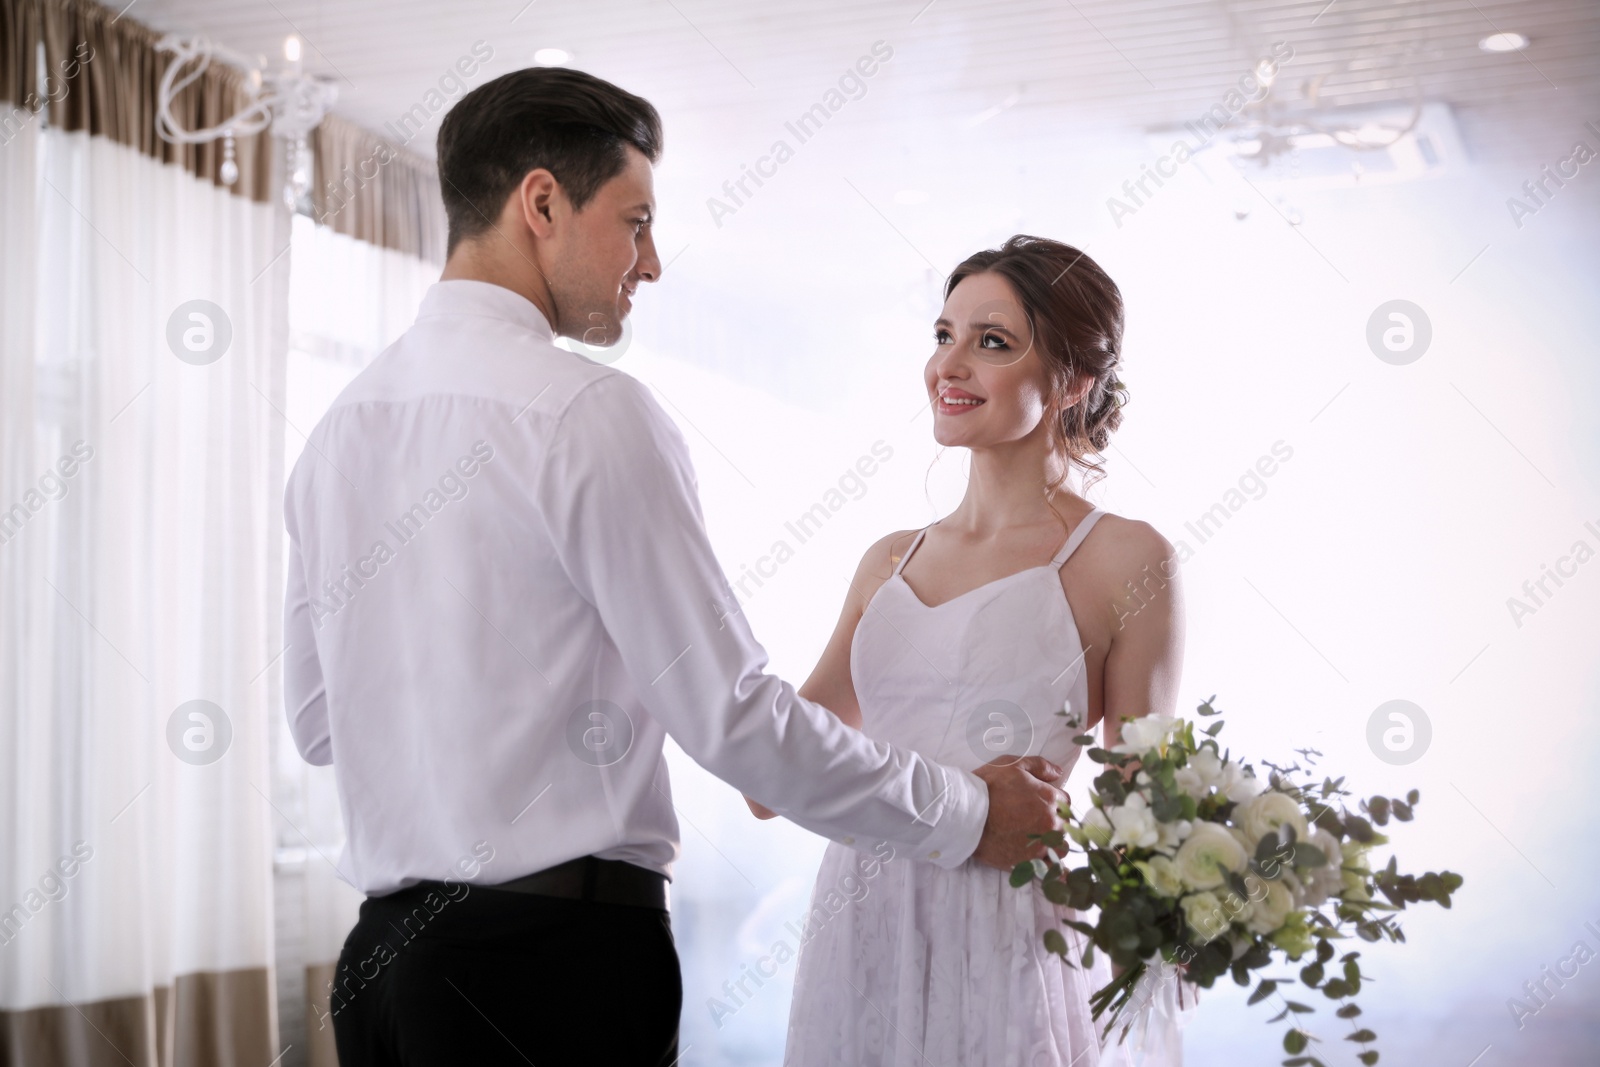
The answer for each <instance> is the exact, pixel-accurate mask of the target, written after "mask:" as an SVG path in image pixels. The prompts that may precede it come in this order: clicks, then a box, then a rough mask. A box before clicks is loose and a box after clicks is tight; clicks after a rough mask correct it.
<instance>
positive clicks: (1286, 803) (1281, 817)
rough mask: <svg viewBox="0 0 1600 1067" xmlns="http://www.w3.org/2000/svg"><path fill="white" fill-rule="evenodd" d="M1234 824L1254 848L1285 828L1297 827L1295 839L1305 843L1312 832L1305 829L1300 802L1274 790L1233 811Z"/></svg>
mask: <svg viewBox="0 0 1600 1067" xmlns="http://www.w3.org/2000/svg"><path fill="white" fill-rule="evenodd" d="M1233 821H1234V822H1235V823H1236V824H1237V825H1238V826H1239V828H1240V829H1241V830H1243V831H1244V832H1245V834H1246V835H1247V836H1248V837H1249V838H1250V843H1251V846H1252V848H1253V847H1254V846H1255V845H1257V844H1259V843H1260V841H1261V839H1262V838H1263V837H1266V836H1267V835H1268V834H1276V833H1277V832H1278V828H1279V827H1281V826H1284V825H1288V826H1292V827H1294V839H1295V840H1296V841H1304V840H1305V839H1306V836H1307V835H1308V834H1309V833H1310V832H1311V830H1310V827H1308V826H1307V825H1306V816H1305V812H1303V811H1301V810H1300V802H1299V801H1297V800H1295V798H1294V797H1292V796H1290V795H1289V794H1287V793H1279V792H1277V791H1276V790H1271V791H1268V792H1265V793H1262V794H1261V795H1260V796H1258V797H1255V798H1254V799H1252V800H1248V801H1246V802H1245V803H1243V804H1241V805H1239V807H1238V808H1236V809H1235V810H1234V813H1233Z"/></svg>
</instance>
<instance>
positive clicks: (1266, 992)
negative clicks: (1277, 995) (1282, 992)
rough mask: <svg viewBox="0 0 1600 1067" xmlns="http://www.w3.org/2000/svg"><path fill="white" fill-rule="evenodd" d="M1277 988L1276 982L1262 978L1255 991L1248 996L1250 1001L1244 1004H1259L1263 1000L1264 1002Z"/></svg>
mask: <svg viewBox="0 0 1600 1067" xmlns="http://www.w3.org/2000/svg"><path fill="white" fill-rule="evenodd" d="M1277 988H1278V983H1277V982H1276V981H1274V980H1273V979H1271V978H1263V979H1261V984H1260V985H1258V986H1256V991H1255V992H1254V993H1251V994H1250V999H1249V1000H1247V1001H1245V1003H1246V1004H1260V1003H1261V1002H1262V1001H1263V1000H1266V999H1267V998H1268V997H1270V996H1272V991H1273V990H1274V989H1277Z"/></svg>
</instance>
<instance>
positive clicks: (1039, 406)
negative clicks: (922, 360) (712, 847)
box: [750, 235, 1183, 1067]
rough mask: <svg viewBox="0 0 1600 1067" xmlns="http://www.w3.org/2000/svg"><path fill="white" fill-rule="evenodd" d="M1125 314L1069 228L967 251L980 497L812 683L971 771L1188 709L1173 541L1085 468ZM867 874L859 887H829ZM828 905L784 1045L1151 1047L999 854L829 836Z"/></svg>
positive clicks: (979, 1052)
mask: <svg viewBox="0 0 1600 1067" xmlns="http://www.w3.org/2000/svg"><path fill="white" fill-rule="evenodd" d="M1122 321H1123V309H1122V296H1121V293H1120V292H1119V291H1118V289H1117V286H1116V284H1115V283H1113V282H1112V280H1111V279H1110V278H1109V277H1107V276H1106V274H1105V272H1104V271H1103V270H1101V269H1100V267H1099V266H1098V265H1097V264H1095V262H1094V261H1093V260H1091V259H1089V258H1088V257H1087V256H1085V255H1084V254H1083V253H1081V252H1079V251H1078V250H1077V249H1075V248H1072V247H1070V246H1068V245H1064V244H1060V243H1058V242H1056V241H1050V240H1046V239H1043V238H1039V237H1029V236H1021V235H1019V236H1016V237H1013V238H1011V239H1010V240H1009V241H1007V242H1006V243H1005V245H1004V246H1002V247H1001V248H998V249H991V250H989V251H984V252H979V253H977V254H975V255H973V256H970V257H968V258H967V260H966V261H965V262H963V263H962V264H961V265H960V266H958V267H957V268H956V269H955V271H954V272H953V273H952V274H951V275H950V278H949V279H948V281H947V282H946V283H945V303H944V309H943V312H942V314H941V315H940V317H939V319H938V320H937V321H936V322H935V323H934V350H933V355H932V357H931V358H930V359H929V360H928V364H927V367H926V368H925V369H924V372H923V377H924V379H925V384H926V386H927V390H928V398H929V403H930V404H931V405H932V407H933V412H934V414H933V419H934V423H933V434H934V439H935V440H936V441H938V442H939V444H941V445H945V446H959V447H961V448H966V449H968V450H969V451H970V452H971V465H970V474H969V481H968V484H967V490H966V495H965V497H963V499H962V501H961V503H960V505H959V506H957V507H956V509H955V510H954V511H953V512H951V513H950V514H949V515H947V516H945V517H944V518H943V519H941V520H939V521H938V522H936V523H934V524H933V525H931V526H929V527H927V528H925V529H923V530H920V531H917V530H906V531H901V532H899V533H894V534H890V535H889V536H887V537H885V538H883V539H882V540H880V541H879V542H877V543H876V544H874V545H873V546H872V547H871V548H870V549H868V550H867V553H866V556H865V557H864V558H863V559H862V561H861V565H860V567H859V568H858V569H857V571H856V574H855V578H854V580H853V581H852V583H851V589H850V594H849V596H848V597H847V599H846V602H845V606H844V611H843V613H842V614H841V616H840V618H839V622H838V625H837V627H836V628H835V629H834V632H833V636H832V638H831V639H830V640H829V642H828V646H827V648H826V650H825V651H824V652H823V654H822V658H821V660H820V662H818V664H817V667H816V670H815V671H813V672H812V674H811V677H810V679H809V680H808V681H807V682H806V684H805V686H803V687H802V688H801V690H800V692H801V694H802V695H803V696H805V697H807V698H809V699H811V700H814V701H816V702H817V703H819V704H822V705H823V706H825V707H827V708H830V709H832V710H833V712H834V713H835V714H837V715H838V716H839V717H840V719H842V720H843V721H844V722H846V723H848V724H850V725H851V726H854V727H856V728H857V729H860V730H863V731H865V732H866V733H867V734H870V735H872V736H873V737H876V738H880V739H883V740H885V741H890V742H893V743H895V744H897V745H904V746H907V747H910V748H914V749H917V750H918V751H920V752H922V753H923V754H925V755H927V756H929V757H931V758H933V759H935V760H938V761H939V762H942V763H946V764H950V765H954V766H959V767H963V768H965V769H968V770H971V769H974V768H976V767H978V766H980V765H982V764H983V763H986V762H988V761H989V760H991V759H993V758H994V757H995V756H998V755H1001V754H1003V753H1008V752H1010V753H1020V754H1023V755H1036V754H1038V755H1043V756H1045V757H1046V758H1047V759H1049V760H1051V761H1053V762H1054V763H1056V764H1058V765H1059V766H1061V767H1063V768H1066V769H1067V770H1070V769H1071V767H1072V766H1073V763H1074V761H1075V760H1076V758H1077V755H1078V753H1079V751H1080V749H1079V746H1078V745H1077V744H1075V743H1074V742H1073V740H1072V738H1073V737H1074V736H1076V735H1079V734H1082V733H1085V732H1088V731H1089V730H1091V729H1093V728H1094V727H1095V726H1096V725H1097V724H1100V723H1104V726H1103V735H1104V739H1103V744H1105V745H1108V746H1109V745H1113V744H1116V743H1118V741H1119V738H1120V730H1119V726H1120V723H1121V721H1122V720H1125V719H1129V718H1137V717H1139V716H1142V715H1147V714H1150V713H1152V712H1155V713H1161V714H1171V713H1172V712H1173V710H1174V704H1175V700H1176V690H1177V685H1178V678H1179V673H1180V668H1181V662H1182V656H1183V607H1182V599H1181V597H1180V592H1179V585H1178V582H1177V579H1176V577H1175V575H1176V563H1175V560H1174V553H1173V549H1172V546H1171V545H1170V544H1168V543H1167V541H1166V540H1165V539H1164V538H1162V537H1161V535H1160V534H1158V533H1157V532H1156V531H1155V530H1154V529H1152V528H1151V527H1149V526H1148V525H1146V524H1145V523H1142V522H1137V521H1134V520H1131V519H1124V518H1120V517H1118V516H1115V515H1110V514H1107V513H1106V512H1104V511H1101V510H1100V509H1098V508H1096V507H1094V506H1093V505H1091V504H1090V503H1089V502H1088V501H1087V500H1085V499H1084V498H1083V497H1082V496H1081V495H1079V494H1078V493H1075V492H1073V491H1071V489H1069V488H1068V484H1067V483H1068V479H1069V476H1070V475H1072V474H1073V473H1074V471H1076V472H1077V473H1078V474H1079V475H1080V484H1081V485H1083V486H1084V488H1087V484H1086V483H1088V482H1090V481H1092V479H1093V478H1095V477H1096V476H1097V475H1099V473H1100V466H1099V463H1098V462H1097V459H1096V457H1097V456H1098V455H1099V454H1100V453H1101V452H1103V450H1104V449H1105V448H1106V447H1107V444H1108V442H1109V438H1110V435H1111V432H1112V431H1113V430H1115V429H1116V428H1117V425H1118V423H1119V422H1120V421H1121V410H1120V409H1121V406H1122V404H1123V402H1124V400H1125V397H1126V394H1125V392H1124V390H1123V386H1122V383H1121V382H1120V381H1119V380H1118V376H1117V372H1118V367H1119V364H1120V360H1121V348H1122ZM1063 711H1064V712H1065V713H1066V714H1058V713H1060V712H1063ZM750 806H751V808H752V810H753V811H755V813H756V814H757V815H758V816H760V817H762V818H771V817H772V816H773V813H772V812H771V811H769V810H767V809H766V808H763V807H761V806H760V805H759V804H756V803H755V802H754V801H751V802H750ZM875 844H876V845H877V846H878V847H877V848H876V849H874V845H875ZM885 850H887V854H886V851H885ZM869 867H870V868H871V870H870V873H869V871H868V868H869ZM857 871H860V872H861V873H862V875H864V876H865V877H864V884H865V885H866V887H867V888H866V890H865V893H864V895H859V896H858V895H857V894H855V893H852V894H851V899H850V900H849V901H848V902H846V903H844V904H843V906H842V908H837V907H835V906H834V905H836V904H837V903H838V900H839V894H838V891H837V888H836V887H837V886H839V885H840V884H841V882H843V883H844V884H845V885H851V884H854V883H856V881H857V879H856V873H857ZM824 894H827V895H828V896H829V897H831V898H832V900H831V901H829V902H828V904H827V906H826V907H825V906H824ZM812 907H813V911H812V915H813V916H815V915H817V914H818V912H819V910H820V913H821V915H823V916H824V917H826V922H816V923H808V925H814V926H815V932H814V933H813V934H812V936H811V937H810V938H809V940H806V941H805V943H804V944H803V946H802V948H801V950H800V958H799V963H798V965H797V968H798V969H797V972H796V975H795V989H794V1000H793V1005H792V1007H791V1010H790V1016H789V1033H788V1048H787V1052H786V1055H785V1060H784V1062H785V1064H793V1065H796V1067H824V1065H826V1067H833V1065H850V1067H865V1065H889V1064H895V1065H902V1064H903V1065H918V1067H921V1065H925V1064H938V1065H940V1067H955V1065H970V1067H984V1065H999V1064H1007V1065H1010V1064H1020V1065H1026V1067H1046V1065H1054V1067H1094V1065H1095V1064H1111V1063H1116V1064H1125V1063H1128V1062H1131V1061H1130V1059H1129V1057H1128V1053H1127V1051H1126V1050H1121V1049H1119V1050H1117V1051H1115V1052H1113V1051H1110V1050H1108V1051H1107V1052H1105V1053H1104V1054H1102V1052H1101V1051H1100V1047H1099V1044H1098V1042H1097V1033H1096V1030H1097V1027H1096V1025H1095V1023H1094V1022H1093V1021H1092V1020H1091V1018H1090V1013H1089V1006H1088V999H1089V995H1090V994H1091V993H1092V992H1094V990H1095V989H1097V988H1099V987H1100V986H1102V985H1104V984H1105V983H1106V982H1107V981H1109V980H1110V978H1111V973H1110V971H1109V969H1108V965H1107V963H1106V962H1105V956H1104V954H1096V956H1095V966H1094V967H1092V968H1091V969H1090V970H1089V971H1088V972H1087V973H1086V972H1085V971H1083V970H1082V969H1080V968H1078V967H1077V966H1076V965H1075V963H1074V964H1068V963H1067V962H1065V961H1063V960H1062V959H1061V958H1060V957H1058V956H1055V955H1052V954H1050V953H1049V952H1047V951H1046V950H1045V949H1044V946H1043V940H1042V935H1043V933H1044V931H1045V930H1047V929H1051V928H1055V929H1058V930H1060V931H1061V932H1062V934H1063V935H1064V936H1065V937H1066V939H1067V944H1068V946H1069V949H1070V955H1071V957H1072V959H1073V960H1074V961H1076V960H1077V959H1078V958H1079V957H1081V954H1082V951H1083V938H1082V937H1081V935H1079V934H1077V933H1076V932H1075V931H1073V930H1071V929H1070V928H1067V927H1064V926H1062V925H1061V919H1062V917H1064V916H1068V915H1072V914H1074V913H1072V912H1069V911H1068V910H1067V909H1065V908H1062V907H1060V906H1057V905H1054V904H1051V903H1049V902H1048V901H1046V900H1045V898H1044V897H1043V895H1042V894H1040V893H1039V892H1037V891H1036V890H1034V889H1032V888H1029V889H1025V890H1024V889H1014V888H1012V887H1011V886H1010V885H1009V884H1008V881H1007V874H1006V872H1004V871H998V870H994V869H992V868H988V867H984V866H981V865H979V864H977V863H975V862H971V861H969V862H967V863H965V864H963V865H962V866H960V867H958V868H955V869H952V870H947V869H944V868H940V867H937V866H934V865H933V864H929V863H919V862H916V861H915V860H913V859H912V858H911V857H909V856H898V857H897V856H894V855H893V850H892V849H889V848H888V846H887V845H886V844H885V843H881V842H880V843H874V842H865V841H853V840H850V839H845V840H844V841H842V842H835V843H832V844H830V845H829V846H828V848H827V851H826V853H825V855H824V857H823V860H822V868H821V870H820V871H819V873H818V875H817V882H816V888H815V890H814V894H813V899H812ZM1101 1022H1102V1024H1103V1023H1104V1020H1102V1021H1101Z"/></svg>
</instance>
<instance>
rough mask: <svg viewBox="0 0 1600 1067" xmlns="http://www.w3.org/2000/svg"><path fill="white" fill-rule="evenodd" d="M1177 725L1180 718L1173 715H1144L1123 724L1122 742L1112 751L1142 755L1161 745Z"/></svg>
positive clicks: (1113, 747)
mask: <svg viewBox="0 0 1600 1067" xmlns="http://www.w3.org/2000/svg"><path fill="white" fill-rule="evenodd" d="M1177 727H1178V720H1177V718H1176V717H1174V716H1172V715H1142V716H1140V717H1139V718H1137V719H1134V720H1133V721H1132V722H1126V723H1123V724H1122V743H1121V744H1118V745H1114V746H1112V749H1111V751H1113V752H1119V753H1122V754H1124V755H1130V756H1142V755H1144V754H1145V753H1146V752H1149V751H1150V750H1151V749H1152V748H1157V747H1159V746H1160V745H1161V743H1162V742H1163V741H1165V740H1166V739H1167V738H1168V737H1169V736H1171V734H1172V731H1173V730H1175V729H1177Z"/></svg>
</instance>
